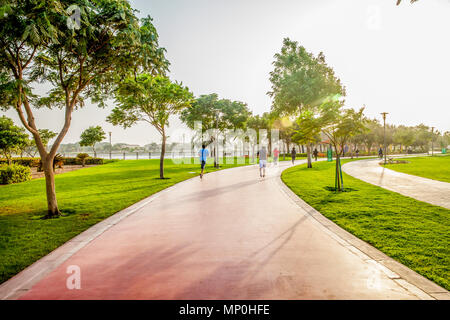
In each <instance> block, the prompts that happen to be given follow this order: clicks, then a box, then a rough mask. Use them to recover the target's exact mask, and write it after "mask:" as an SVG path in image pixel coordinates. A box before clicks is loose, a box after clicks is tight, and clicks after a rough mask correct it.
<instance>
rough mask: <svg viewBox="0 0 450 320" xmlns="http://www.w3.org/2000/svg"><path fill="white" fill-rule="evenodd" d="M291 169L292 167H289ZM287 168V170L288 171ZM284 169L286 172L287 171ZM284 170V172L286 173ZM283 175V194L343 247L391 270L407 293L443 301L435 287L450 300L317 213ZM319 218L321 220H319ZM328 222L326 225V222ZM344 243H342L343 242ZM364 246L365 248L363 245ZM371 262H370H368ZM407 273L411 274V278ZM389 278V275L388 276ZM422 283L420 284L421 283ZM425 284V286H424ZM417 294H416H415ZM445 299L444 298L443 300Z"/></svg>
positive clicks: (381, 253) (418, 276) (280, 183)
mask: <svg viewBox="0 0 450 320" xmlns="http://www.w3.org/2000/svg"><path fill="white" fill-rule="evenodd" d="M301 164H304V163H299V164H298V165H301ZM288 168H291V167H288ZM288 168H286V169H288ZM286 169H284V170H286ZM284 170H283V171H284ZM283 171H282V172H281V174H282V173H283ZM281 174H280V175H279V176H278V179H277V182H278V184H279V186H280V187H281V190H283V193H285V194H286V195H287V196H288V197H289V198H290V199H291V200H293V201H292V202H293V203H295V204H296V205H298V206H299V207H300V208H301V209H302V211H303V212H304V213H306V214H307V215H309V216H311V217H312V218H314V220H315V221H316V222H317V223H319V224H320V225H322V226H323V228H326V229H328V230H329V231H330V232H331V233H333V234H334V235H335V236H336V237H338V238H340V239H341V240H340V241H338V240H336V238H335V237H332V238H333V239H334V240H336V241H338V242H339V243H340V244H341V245H343V244H342V242H345V243H347V244H348V245H343V246H344V247H346V248H348V249H349V247H355V248H357V249H358V250H359V251H361V252H362V253H364V254H365V255H366V256H368V257H370V258H371V260H372V261H374V263H376V264H378V265H379V269H380V270H381V271H382V272H384V273H385V271H384V269H387V270H389V272H391V273H392V274H397V275H398V278H391V279H392V280H393V281H396V283H398V281H397V280H403V281H404V284H405V283H406V284H405V286H409V288H407V287H405V286H402V285H400V284H399V285H400V286H401V287H403V288H404V289H406V290H407V291H409V292H411V293H412V294H413V295H415V296H416V297H418V298H420V299H422V298H423V299H433V300H434V299H435V300H439V299H441V298H440V297H435V296H432V295H431V293H434V292H432V291H431V290H429V289H428V290H427V287H435V288H439V291H437V292H436V293H435V294H438V295H446V296H447V295H448V297H447V298H450V293H449V292H448V291H447V290H446V289H444V288H442V287H440V286H439V285H438V284H436V283H434V282H432V281H431V280H428V279H427V278H425V277H424V276H422V275H420V274H418V273H417V272H415V271H414V270H411V269H409V268H408V267H406V266H405V265H403V264H401V263H400V262H398V261H396V260H394V259H393V258H391V257H389V256H388V255H386V254H385V253H383V252H381V251H380V250H378V249H377V248H375V247H373V246H372V245H370V244H368V243H367V242H365V241H363V240H361V239H359V238H358V237H356V236H354V235H353V234H351V233H350V232H348V231H347V230H345V229H343V228H341V227H340V226H338V225H337V224H336V223H334V222H333V221H331V220H329V219H328V218H327V217H325V216H324V215H323V214H321V213H320V212H319V211H317V210H316V209H314V208H313V207H312V206H310V205H309V204H308V203H306V202H305V201H304V200H303V199H301V198H300V197H299V196H297V195H296V194H295V193H294V192H293V191H292V190H291V189H290V188H289V187H288V186H287V185H286V184H285V183H284V182H283V180H282V179H281ZM318 217H319V218H318ZM324 221H326V223H325V222H324ZM337 231H338V232H340V233H342V232H343V233H344V234H346V235H347V236H348V238H349V239H344V238H342V236H340V235H339V234H337V233H336V232H337ZM349 240H353V241H354V242H355V243H352V242H349ZM341 241H342V242H341ZM362 244H364V246H363V245H362ZM349 251H351V252H352V250H350V249H349ZM352 253H353V254H356V253H355V252H352ZM375 254H376V255H381V256H384V257H385V258H384V259H374V258H373V257H372V255H375ZM367 261H369V260H367ZM386 261H389V262H393V263H397V264H399V265H400V266H399V267H397V268H396V269H397V270H392V267H389V266H387V265H386ZM407 273H410V274H409V276H408V274H407ZM388 277H389V275H388ZM419 281H420V283H419ZM423 282H424V283H425V284H423ZM413 291H414V292H416V293H417V294H416V293H414V292H413ZM443 299H444V298H443Z"/></svg>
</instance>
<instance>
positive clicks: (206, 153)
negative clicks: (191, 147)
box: [198, 144, 209, 179]
mask: <svg viewBox="0 0 450 320" xmlns="http://www.w3.org/2000/svg"><path fill="white" fill-rule="evenodd" d="M198 155H199V157H200V166H201V169H202V171H201V173H200V179H203V171H204V170H205V165H206V160H207V159H208V156H209V151H208V149H206V146H205V145H204V144H202V149H201V150H200V151H199V152H198Z"/></svg>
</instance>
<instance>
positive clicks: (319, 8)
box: [6, 0, 450, 145]
mask: <svg viewBox="0 0 450 320" xmlns="http://www.w3.org/2000/svg"><path fill="white" fill-rule="evenodd" d="M395 2H396V0H320V1H318V0H292V1H291V0H278V1H274V0H272V1H267V0H240V1H239V0H170V1H167V0H133V1H131V4H132V6H133V7H135V8H136V9H138V10H139V11H140V16H146V15H150V16H151V17H152V18H153V19H154V21H153V22H154V24H155V26H156V28H157V30H158V33H159V37H160V45H161V46H162V47H165V48H166V49H167V58H168V59H169V61H170V62H171V67H170V77H171V79H173V80H178V81H182V82H183V84H184V85H187V86H188V87H189V89H190V90H191V91H192V92H193V93H194V95H195V96H199V95H200V94H209V93H214V92H215V93H218V94H219V96H220V97H221V98H228V99H232V100H240V101H243V102H246V103H247V104H248V106H249V108H250V109H251V110H252V111H253V112H254V113H257V114H261V113H263V112H265V111H269V110H270V106H271V99H270V98H269V97H268V96H267V94H266V93H267V91H269V90H270V82H269V72H270V71H271V70H272V65H271V63H272V61H273V55H274V54H275V53H276V52H278V51H279V50H280V48H281V45H282V40H283V38H284V37H289V38H291V39H292V40H295V41H298V42H299V44H301V45H303V46H304V47H305V48H306V49H307V50H308V51H310V52H313V53H315V54H317V53H318V52H319V51H323V53H324V54H325V57H326V61H327V63H328V64H329V65H330V66H331V67H333V69H334V70H335V72H336V74H337V76H338V77H339V78H340V79H341V80H342V82H343V84H344V85H345V86H346V89H347V97H346V105H347V106H349V107H353V108H360V107H362V106H363V104H365V105H366V114H367V115H368V116H370V117H372V118H373V117H376V118H378V119H381V116H380V112H383V111H386V112H389V115H388V123H393V124H405V125H417V124H419V123H424V124H426V125H428V126H435V127H437V128H438V129H439V130H442V131H450V111H449V110H450V100H449V98H448V96H449V93H450V81H449V76H450V59H449V58H450V40H449V32H450V0H419V2H417V3H415V4H413V5H411V4H410V3H409V1H408V0H403V3H402V4H401V5H400V6H398V7H397V6H395ZM113 106H114V105H113V103H112V102H111V103H110V105H109V106H108V108H106V109H99V108H97V107H96V106H94V105H90V104H88V105H87V106H86V107H85V108H84V109H83V110H77V111H76V112H74V115H73V122H72V125H71V128H70V130H69V132H68V134H67V136H66V138H65V139H64V141H63V143H68V142H76V141H79V136H80V134H81V132H82V131H83V130H84V129H86V128H87V127H89V126H91V125H101V126H102V127H103V128H104V130H105V131H106V132H108V131H112V137H113V143H118V142H127V143H130V144H141V145H143V144H146V143H149V142H157V141H159V136H158V134H157V132H156V131H155V130H154V129H152V128H150V127H149V125H148V124H144V123H143V124H140V125H137V126H135V127H133V128H130V129H127V130H123V129H121V128H119V127H113V126H112V125H111V124H109V123H107V122H106V121H105V118H106V116H107V115H108V114H109V112H110V111H111V109H112V108H113ZM37 114H38V115H37V117H36V118H37V122H38V125H39V126H40V127H42V128H49V129H52V130H55V131H59V129H60V127H61V126H62V123H63V114H62V112H54V111H51V112H50V111H44V110H42V111H39V112H37ZM6 115H7V116H9V117H12V118H13V119H14V120H15V122H16V123H19V120H18V117H17V116H16V115H15V114H14V112H12V111H8V112H6ZM179 125H180V122H179V121H178V120H173V121H172V122H171V127H172V129H175V128H176V127H177V126H179Z"/></svg>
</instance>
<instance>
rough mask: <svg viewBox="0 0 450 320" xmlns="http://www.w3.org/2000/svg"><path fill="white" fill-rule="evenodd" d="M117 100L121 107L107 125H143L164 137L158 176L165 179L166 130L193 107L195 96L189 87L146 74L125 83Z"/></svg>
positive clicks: (115, 110) (117, 92)
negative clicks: (170, 119) (182, 113)
mask: <svg viewBox="0 0 450 320" xmlns="http://www.w3.org/2000/svg"><path fill="white" fill-rule="evenodd" d="M115 96H116V101H117V102H118V106H117V107H115V108H114V109H113V110H112V112H111V114H110V115H109V116H108V118H107V121H109V122H111V123H112V124H113V125H121V126H122V127H124V128H128V127H131V126H132V125H134V124H136V123H137V122H140V121H144V122H147V123H149V124H151V125H152V126H153V127H154V128H155V129H156V130H157V131H158V132H159V134H160V135H161V155H160V163H159V175H160V178H161V179H164V156H165V152H166V141H167V131H166V130H167V127H168V126H169V118H170V116H172V115H177V114H179V113H180V112H181V111H182V110H183V109H185V108H187V107H189V106H190V105H191V103H192V101H193V95H192V93H191V92H190V91H189V89H188V88H187V87H183V86H182V84H180V83H177V82H171V81H170V79H169V78H167V77H164V76H156V77H153V76H152V75H150V74H145V73H144V74H140V75H138V76H136V77H133V78H128V79H126V80H125V81H124V82H123V83H122V84H121V85H120V86H119V88H118V90H117V91H116V94H115Z"/></svg>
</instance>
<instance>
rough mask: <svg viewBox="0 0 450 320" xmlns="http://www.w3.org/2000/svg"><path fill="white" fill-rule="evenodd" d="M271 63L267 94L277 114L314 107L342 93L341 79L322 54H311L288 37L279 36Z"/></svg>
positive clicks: (298, 111)
mask: <svg viewBox="0 0 450 320" xmlns="http://www.w3.org/2000/svg"><path fill="white" fill-rule="evenodd" d="M273 65H274V70H273V71H272V72H271V73H270V81H271V82H272V91H270V92H268V94H269V96H271V97H272V98H273V104H272V110H273V111H275V112H276V113H278V114H280V115H292V114H297V115H298V114H299V113H301V112H302V111H303V110H304V109H305V108H306V109H310V108H314V107H316V106H319V105H321V104H322V103H323V102H324V101H325V100H327V99H330V98H331V97H334V96H344V95H345V89H344V87H343V86H342V84H341V81H340V80H339V79H338V78H337V77H336V76H335V74H334V71H333V69H332V68H331V67H329V66H328V65H327V64H326V63H325V56H324V54H323V53H322V52H320V53H319V54H318V55H317V56H314V55H313V54H312V53H309V52H307V51H306V49H305V48H304V47H303V46H300V45H299V44H298V43H297V42H296V41H291V40H290V39H289V38H285V39H284V40H283V47H282V48H281V51H280V53H277V54H275V61H274V62H273Z"/></svg>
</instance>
